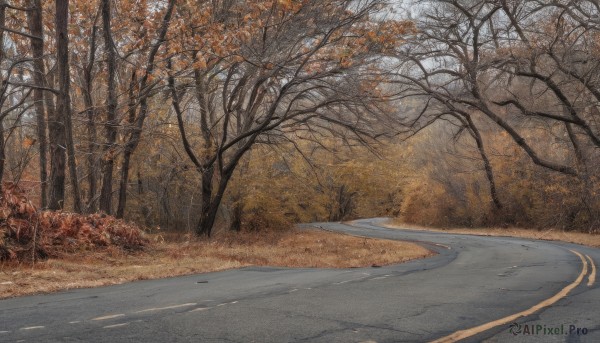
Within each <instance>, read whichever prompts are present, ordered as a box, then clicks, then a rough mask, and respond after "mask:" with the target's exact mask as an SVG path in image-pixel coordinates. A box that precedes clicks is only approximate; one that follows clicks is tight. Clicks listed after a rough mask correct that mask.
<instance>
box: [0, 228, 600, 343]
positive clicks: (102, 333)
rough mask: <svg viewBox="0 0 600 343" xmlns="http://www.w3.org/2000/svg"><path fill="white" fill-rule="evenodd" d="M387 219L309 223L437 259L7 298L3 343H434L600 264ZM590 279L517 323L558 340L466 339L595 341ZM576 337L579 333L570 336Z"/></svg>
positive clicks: (539, 247) (0, 327)
mask: <svg viewBox="0 0 600 343" xmlns="http://www.w3.org/2000/svg"><path fill="white" fill-rule="evenodd" d="M382 220H383V219H371V220H361V221H357V222H354V224H353V225H352V226H349V225H344V224H340V223H318V224H312V225H313V226H317V227H322V228H324V229H328V230H334V231H341V232H346V233H350V234H355V235H363V236H369V237H380V238H388V239H402V240H415V241H420V242H430V243H435V244H440V245H431V244H429V243H423V244H425V245H426V246H427V247H429V248H431V249H433V250H435V251H437V252H438V255H436V256H434V257H431V258H428V259H423V260H417V261H412V262H409V263H404V264H401V265H395V266H387V267H382V268H357V269H340V270H324V269H285V268H243V269H240V270H230V271H224V272H216V273H208V274H202V275H193V276H186V277H177V278H171V279H163V280H152V281H140V282H133V283H128V284H124V285H118V286H111V287H102V288H95V289H83V290H73V291H66V292H61V293H56V294H51V295H43V296H29V297H21V298H15V299H8V300H2V301H0V341H1V342H18V341H22V342H292V341H293V342H423V341H432V340H436V339H439V338H441V337H445V336H447V335H449V334H452V333H453V332H456V331H458V330H464V329H468V328H472V327H475V326H478V325H481V324H484V323H488V322H491V321H494V320H497V319H499V318H503V317H506V316H509V315H512V314H514V313H518V312H521V311H523V310H526V309H528V308H531V307H532V306H534V305H536V304H538V303H540V302H542V301H544V300H546V299H548V298H551V297H552V296H554V295H555V294H557V293H559V292H560V291H561V290H562V289H564V288H565V287H567V286H568V285H569V284H572V283H573V281H575V280H576V279H577V278H578V276H579V275H580V273H581V272H582V268H583V262H582V261H581V259H580V258H579V257H578V256H577V255H575V254H574V253H572V252H571V251H569V249H572V250H576V251H577V252H579V253H581V254H584V255H588V256H589V257H590V258H592V259H593V260H594V262H596V261H600V250H599V249H594V248H589V247H584V246H579V245H574V244H568V243H556V242H545V241H535V240H527V239H517V238H498V237H479V236H468V235H452V234H443V233H434V232H424V231H410V230H391V229H385V228H382V227H381V226H379V225H378V224H380V223H381V221H382ZM442 245H446V246H448V247H450V249H447V248H445V247H443V246H442ZM590 274H591V264H590V263H589V261H588V272H587V274H586V275H585V277H584V278H583V280H582V282H581V283H580V284H578V285H577V286H576V287H575V288H574V289H573V290H571V291H570V293H569V294H568V296H566V297H564V298H562V299H561V300H559V301H558V302H556V303H554V304H553V305H551V306H549V307H545V308H543V309H541V310H539V311H537V312H535V313H534V314H533V315H530V316H527V317H525V318H520V319H518V320H517V322H518V323H519V324H520V325H521V332H522V333H523V332H524V331H525V330H527V329H526V328H535V327H539V328H543V327H544V326H545V327H546V328H555V327H559V328H560V327H562V328H563V331H562V332H555V331H554V330H553V332H552V333H553V334H552V335H544V334H543V329H542V332H540V334H537V335H523V334H522V333H521V334H519V335H516V336H515V335H513V334H511V333H510V332H509V325H508V324H503V325H499V326H496V327H494V328H491V329H489V330H487V331H484V332H481V333H479V334H476V335H474V336H471V337H469V338H468V339H466V340H465V341H473V342H479V341H489V342H515V341H516V342H554V341H556V342H565V341H566V342H600V288H599V287H598V281H596V282H595V283H594V284H593V285H591V286H588V285H587V283H588V279H589V275H590ZM571 325H572V326H571ZM573 327H577V328H579V329H580V332H579V335H578V334H577V332H574V333H573V334H568V331H569V329H570V328H573ZM583 329H585V330H583ZM547 331H548V330H547ZM583 331H585V332H587V334H583ZM554 333H559V334H554Z"/></svg>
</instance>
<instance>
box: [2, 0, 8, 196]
mask: <svg viewBox="0 0 600 343" xmlns="http://www.w3.org/2000/svg"><path fill="white" fill-rule="evenodd" d="M5 23H6V3H0V63H2V62H3V61H4V30H2V29H1V28H2V27H4V25H5ZM1 76H2V75H1V74H0V78H1ZM8 77H9V76H8V75H7V78H8ZM3 81H4V80H3ZM4 149H5V146H4V117H3V116H0V191H1V190H2V178H3V177H4V162H5V161H6V152H5V151H4Z"/></svg>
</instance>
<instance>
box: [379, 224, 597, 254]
mask: <svg viewBox="0 0 600 343" xmlns="http://www.w3.org/2000/svg"><path fill="white" fill-rule="evenodd" d="M384 226H385V227H387V228H391V229H410V230H424V231H436V232H446V233H456V234H465V235H478V236H498V237H520V238H531V239H541V240H547V241H563V242H569V243H576V244H581V245H587V246H590V247H595V248H600V235H598V234H590V233H583V232H574V231H563V230H557V229H547V230H537V229H522V228H429V227H423V226H419V225H413V224H406V223H404V222H402V221H401V220H400V219H391V220H390V221H388V222H387V223H386V224H384Z"/></svg>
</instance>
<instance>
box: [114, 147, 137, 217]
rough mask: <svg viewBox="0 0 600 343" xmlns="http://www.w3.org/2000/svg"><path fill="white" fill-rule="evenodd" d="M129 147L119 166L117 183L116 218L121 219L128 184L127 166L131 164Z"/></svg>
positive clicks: (131, 152)
mask: <svg viewBox="0 0 600 343" xmlns="http://www.w3.org/2000/svg"><path fill="white" fill-rule="evenodd" d="M133 150H134V149H132V148H131V147H126V148H125V154H124V155H123V163H122V164H121V180H120V182H119V205H118V206H117V218H123V216H124V215H125V204H126V203H127V184H128V183H129V166H130V164H131V155H132V154H133Z"/></svg>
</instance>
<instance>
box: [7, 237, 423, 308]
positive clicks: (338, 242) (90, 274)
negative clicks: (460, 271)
mask: <svg viewBox="0 0 600 343" xmlns="http://www.w3.org/2000/svg"><path fill="white" fill-rule="evenodd" d="M151 238H152V240H153V241H154V243H152V244H151V245H150V247H148V248H147V249H146V250H145V251H144V252H138V253H135V254H125V253H123V252H120V251H118V250H108V251H104V252H96V253H93V252H82V253H78V254H74V255H70V256H68V257H64V258H61V259H49V260H47V261H44V262H38V263H36V264H35V265H34V266H31V265H24V264H16V263H4V264H3V265H0V298H8V297H14V296H21V295H27V294H36V293H48V292H54V291H58V290H64V289H71V288H84V287H97V286H103V285H112V284H119V283H124V282H128V281H134V280H144V279H157V278H165V277H170V276H177V275H186V274H193V273H203V272H211V271H218V270H224V269H231V268H239V267H243V266H250V265H255V266H282V267H283V266H285V267H319V268H346V267H362V266H371V265H386V264H392V263H399V262H405V261H408V260H411V259H416V258H422V257H426V256H429V255H431V254H432V253H431V252H430V251H428V250H427V249H425V248H423V247H421V246H418V245H416V244H413V243H407V242H398V241H388V240H377V239H367V238H358V237H352V236H347V235H342V234H335V233H330V232H324V231H317V230H305V231H299V230H289V231H283V232H277V233H274V232H270V233H260V234H258V233H241V234H230V233H224V234H220V235H219V236H217V237H214V238H213V239H211V240H206V239H196V238H193V237H191V236H186V237H182V236H175V235H164V236H161V235H153V236H152V237H151Z"/></svg>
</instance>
